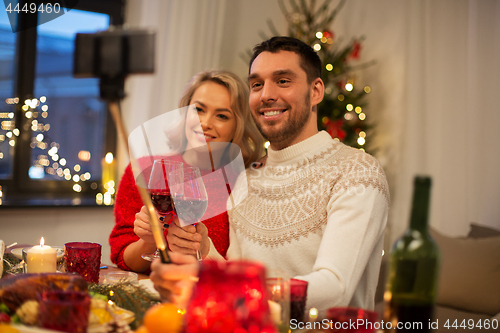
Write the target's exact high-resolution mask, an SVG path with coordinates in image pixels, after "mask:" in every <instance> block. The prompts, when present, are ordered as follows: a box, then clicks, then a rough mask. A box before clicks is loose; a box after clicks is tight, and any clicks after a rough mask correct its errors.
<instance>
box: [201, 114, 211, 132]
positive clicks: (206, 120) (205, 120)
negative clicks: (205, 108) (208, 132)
mask: <svg viewBox="0 0 500 333" xmlns="http://www.w3.org/2000/svg"><path fill="white" fill-rule="evenodd" d="M199 116H200V125H201V128H203V129H208V128H210V127H211V126H212V120H211V117H210V116H207V115H206V114H203V115H199Z"/></svg>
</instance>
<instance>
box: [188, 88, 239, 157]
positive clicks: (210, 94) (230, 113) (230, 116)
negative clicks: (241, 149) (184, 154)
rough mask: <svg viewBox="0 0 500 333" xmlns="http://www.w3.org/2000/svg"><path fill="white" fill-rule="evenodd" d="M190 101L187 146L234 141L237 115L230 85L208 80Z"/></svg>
mask: <svg viewBox="0 0 500 333" xmlns="http://www.w3.org/2000/svg"><path fill="white" fill-rule="evenodd" d="M190 104H191V105H190V106H189V109H188V112H187V116H186V138H187V146H186V149H190V148H195V147H199V146H202V145H205V144H206V142H231V140H232V139H233V137H234V132H235V130H236V116H235V114H234V110H232V108H231V96H230V95H229V90H228V89H227V88H226V87H224V86H223V85H221V84H218V83H215V82H213V81H206V82H204V83H202V84H201V85H200V86H199V87H198V89H196V90H195V92H194V94H193V97H192V98H191V102H190Z"/></svg>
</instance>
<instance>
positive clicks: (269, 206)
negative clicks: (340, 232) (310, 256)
mask: <svg viewBox="0 0 500 333" xmlns="http://www.w3.org/2000/svg"><path fill="white" fill-rule="evenodd" d="M318 178H320V179H321V181H319V182H318ZM247 179H248V196H247V197H246V198H245V202H244V204H242V205H238V206H237V207H236V208H235V209H232V210H230V211H228V214H229V218H230V219H231V221H232V227H233V228H234V229H235V231H236V232H238V233H239V234H241V235H242V236H243V237H246V238H248V239H250V240H251V241H252V242H254V243H258V244H259V245H264V246H265V247H269V248H275V247H278V246H282V245H283V244H286V243H291V242H292V241H297V240H299V239H300V238H302V237H308V235H309V234H311V233H314V234H319V235H321V234H322V233H323V231H324V228H325V226H326V224H327V215H328V202H329V200H330V198H332V197H335V196H336V195H340V194H342V193H343V192H348V194H349V192H352V194H353V195H355V194H356V193H358V194H359V193H362V192H363V191H364V190H365V189H366V188H369V187H371V188H373V189H375V190H377V191H378V192H380V193H381V194H382V195H383V196H384V197H385V199H386V201H387V204H389V200H390V199H389V190H388V188H387V183H386V181H385V174H384V171H383V169H382V168H381V167H380V165H379V163H378V161H377V160H376V159H374V158H373V157H372V156H370V155H368V154H365V153H363V152H361V151H359V150H357V149H354V148H351V147H347V146H345V145H342V144H338V143H336V142H333V143H332V144H330V145H329V146H328V147H327V148H326V149H324V150H323V151H321V152H319V153H317V154H315V155H313V156H309V157H307V158H304V159H302V160H300V161H299V162H298V163H295V164H291V165H287V166H284V167H283V166H276V167H274V166H266V167H264V168H263V169H257V170H247ZM263 179H265V180H264V181H263ZM257 180H258V181H257ZM254 221H255V222H257V223H254Z"/></svg>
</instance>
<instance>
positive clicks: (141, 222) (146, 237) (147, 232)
mask: <svg viewBox="0 0 500 333" xmlns="http://www.w3.org/2000/svg"><path fill="white" fill-rule="evenodd" d="M170 218H171V215H167V216H166V217H165V220H166V221H168V220H169V219H170ZM160 222H161V221H160ZM161 223H163V222H161ZM134 233H135V234H136V235H137V236H138V237H139V238H140V239H142V240H143V241H144V242H146V243H149V244H156V243H155V239H154V237H153V232H152V231H151V224H150V222H149V212H148V208H147V207H146V206H142V207H141V210H140V211H139V213H137V214H135V220H134Z"/></svg>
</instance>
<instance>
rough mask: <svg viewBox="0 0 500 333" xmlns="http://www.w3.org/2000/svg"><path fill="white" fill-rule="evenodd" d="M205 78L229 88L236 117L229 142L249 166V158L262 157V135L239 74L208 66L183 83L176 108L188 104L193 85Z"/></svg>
mask: <svg viewBox="0 0 500 333" xmlns="http://www.w3.org/2000/svg"><path fill="white" fill-rule="evenodd" d="M207 81H212V82H215V83H218V84H220V85H223V86H224V87H226V88H227V89H228V90H229V95H230V96H231V109H232V110H233V112H234V114H235V118H236V129H235V131H234V137H233V140H232V143H235V144H237V145H238V146H239V147H240V149H241V154H242V156H243V160H244V162H245V167H248V166H249V165H250V164H251V163H252V162H254V161H256V160H258V159H259V158H260V157H262V154H263V150H264V138H263V137H262V135H261V134H260V132H259V130H258V129H257V126H256V125H255V122H254V120H253V118H252V115H251V113H250V107H249V106H248V95H249V91H248V87H247V85H246V84H245V83H244V82H243V81H242V80H241V79H240V78H239V77H238V76H236V75H235V74H233V73H231V72H228V71H224V70H208V71H203V72H200V73H198V74H196V75H195V76H193V77H192V78H191V80H190V81H189V82H188V84H187V85H186V88H185V89H184V92H183V93H182V96H181V98H180V100H179V108H183V107H186V106H188V105H190V104H191V99H192V97H193V94H194V92H195V91H196V89H198V88H199V87H200V86H201V85H202V84H203V83H204V82H207ZM183 140H185V138H184V139H183Z"/></svg>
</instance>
